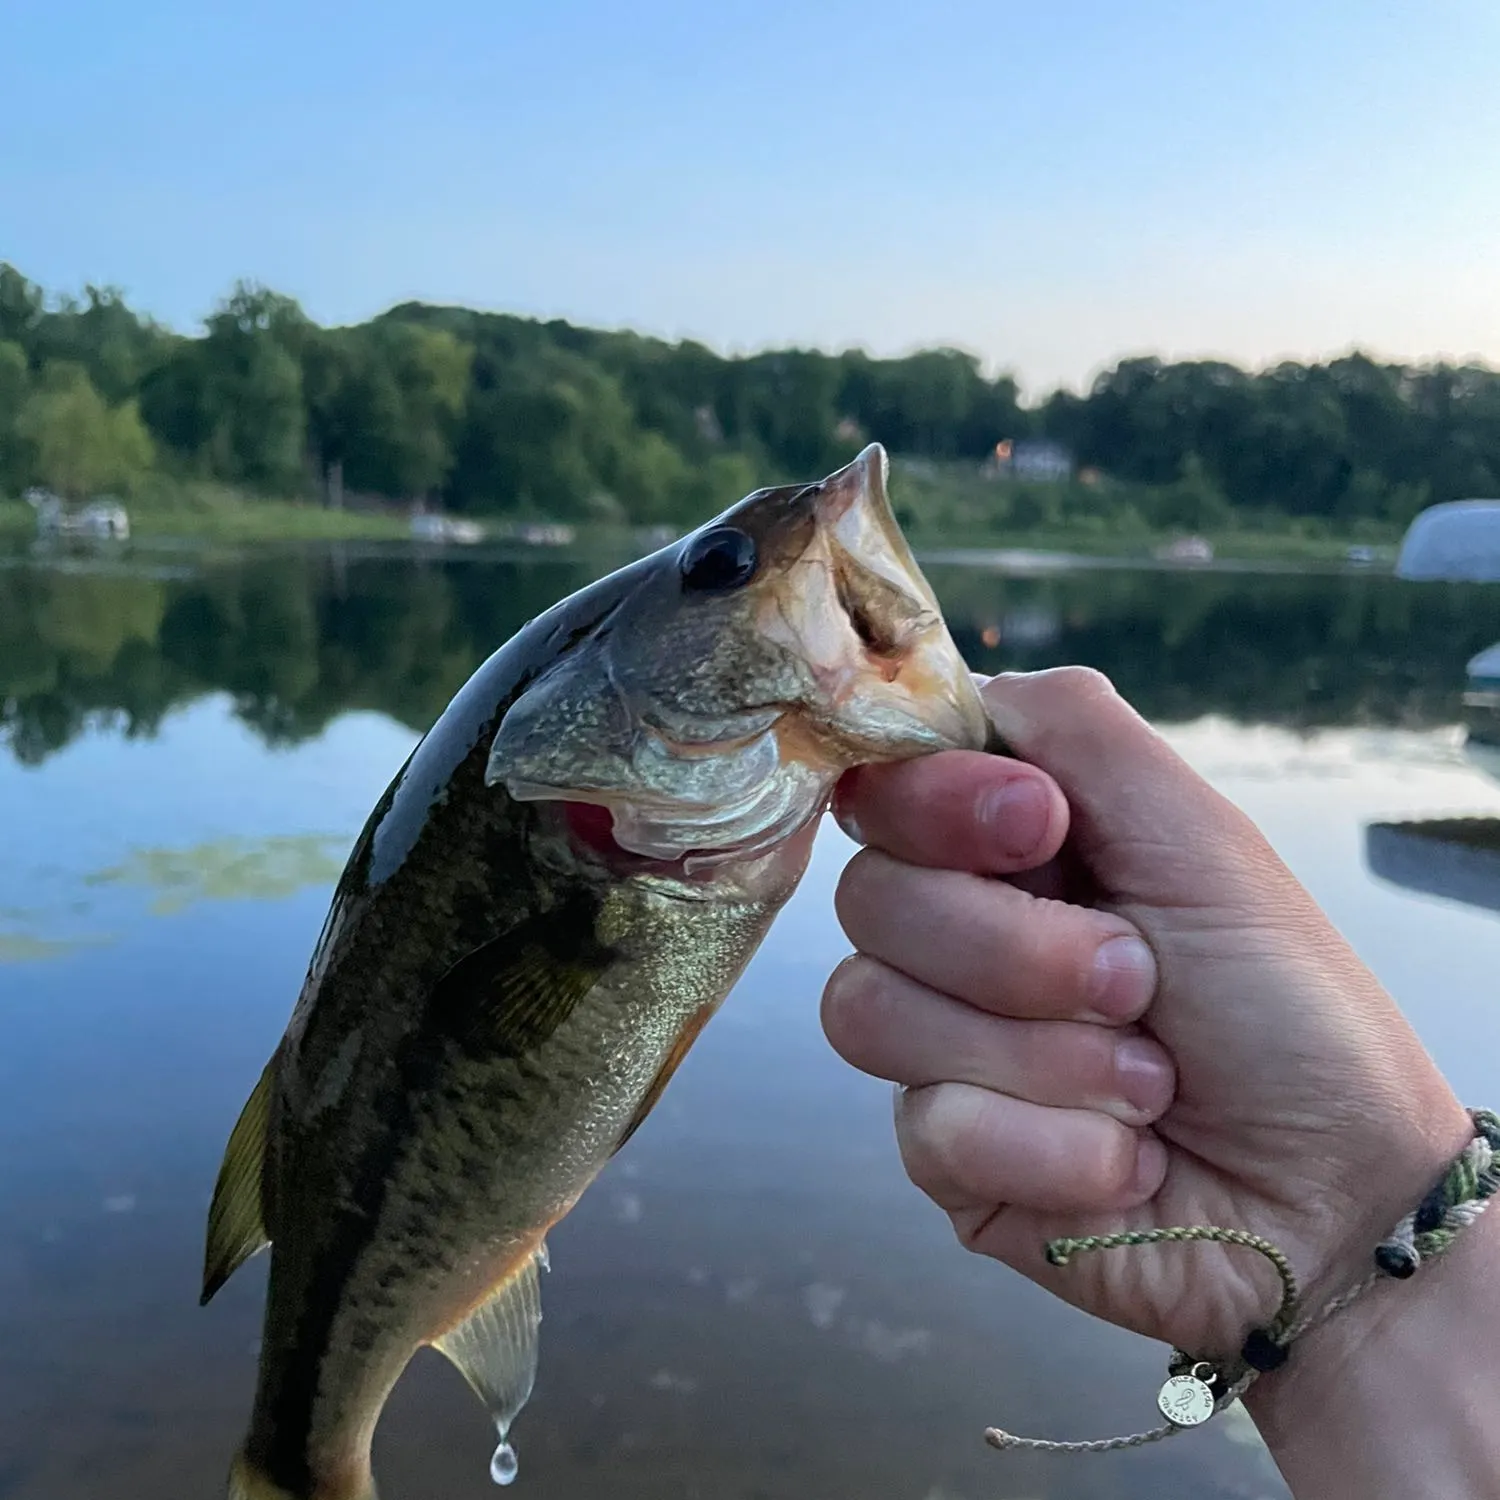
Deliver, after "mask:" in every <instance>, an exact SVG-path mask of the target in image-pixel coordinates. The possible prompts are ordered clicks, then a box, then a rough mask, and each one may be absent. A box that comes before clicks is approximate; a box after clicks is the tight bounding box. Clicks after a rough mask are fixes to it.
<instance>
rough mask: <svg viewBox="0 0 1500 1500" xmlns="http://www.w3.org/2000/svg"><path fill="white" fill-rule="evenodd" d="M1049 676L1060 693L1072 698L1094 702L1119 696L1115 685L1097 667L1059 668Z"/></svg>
mask: <svg viewBox="0 0 1500 1500" xmlns="http://www.w3.org/2000/svg"><path fill="white" fill-rule="evenodd" d="M1047 675H1048V676H1049V677H1051V679H1052V682H1053V684H1054V685H1055V687H1056V690H1057V691H1058V692H1060V693H1065V694H1067V695H1068V696H1069V697H1071V698H1077V699H1080V700H1083V701H1087V702H1094V701H1097V700H1098V699H1101V698H1115V697H1118V696H1119V694H1118V693H1116V691H1115V685H1114V683H1113V682H1111V681H1110V679H1109V678H1108V677H1106V676H1105V675H1104V673H1103V672H1101V671H1099V670H1098V669H1097V668H1095V667H1082V666H1068V667H1058V668H1056V670H1055V671H1053V672H1050V673H1048V674H1047Z"/></svg>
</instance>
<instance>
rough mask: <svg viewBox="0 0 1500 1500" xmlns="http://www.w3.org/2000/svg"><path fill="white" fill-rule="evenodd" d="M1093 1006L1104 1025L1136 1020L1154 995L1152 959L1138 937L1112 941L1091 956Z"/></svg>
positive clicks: (1113, 939) (1101, 945)
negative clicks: (1108, 1022) (1092, 959)
mask: <svg viewBox="0 0 1500 1500" xmlns="http://www.w3.org/2000/svg"><path fill="white" fill-rule="evenodd" d="M1093 978H1094V982H1093V996H1092V1000H1093V1006H1094V1013H1095V1015H1097V1016H1099V1017H1100V1018H1101V1019H1103V1020H1106V1021H1124V1020H1129V1019H1132V1018H1134V1017H1135V1016H1138V1015H1139V1014H1140V1013H1141V1012H1142V1011H1143V1010H1145V1008H1146V1007H1147V1006H1148V1005H1149V1004H1150V1003H1151V997H1152V995H1153V994H1154V993H1155V991H1156V958H1155V956H1154V955H1153V954H1152V952H1151V950H1150V949H1149V948H1148V947H1147V946H1146V945H1145V944H1144V943H1143V942H1142V941H1141V940H1140V939H1139V938H1138V937H1113V938H1108V939H1106V940H1105V941H1104V942H1103V943H1101V944H1100V945H1099V951H1098V953H1096V954H1095V955H1094V976H1093Z"/></svg>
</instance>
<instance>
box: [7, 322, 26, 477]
mask: <svg viewBox="0 0 1500 1500" xmlns="http://www.w3.org/2000/svg"><path fill="white" fill-rule="evenodd" d="M30 389H31V379H30V374H29V372H28V371H27V368H26V351H25V350H24V349H23V348H22V347H21V346H20V345H19V344H17V343H14V342H13V341H12V340H10V339H0V494H4V493H6V492H7V491H9V492H10V493H12V494H14V493H15V492H16V491H18V490H19V489H20V488H21V486H22V485H23V484H24V483H25V480H26V470H27V467H28V462H29V457H30V455H29V453H28V451H27V445H26V444H24V443H23V442H22V440H21V435H20V430H19V427H18V422H19V419H20V416H21V408H22V407H23V406H24V405H25V404H26V397H27V394H28V392H29V391H30Z"/></svg>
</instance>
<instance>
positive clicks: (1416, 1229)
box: [984, 1109, 1500, 1453]
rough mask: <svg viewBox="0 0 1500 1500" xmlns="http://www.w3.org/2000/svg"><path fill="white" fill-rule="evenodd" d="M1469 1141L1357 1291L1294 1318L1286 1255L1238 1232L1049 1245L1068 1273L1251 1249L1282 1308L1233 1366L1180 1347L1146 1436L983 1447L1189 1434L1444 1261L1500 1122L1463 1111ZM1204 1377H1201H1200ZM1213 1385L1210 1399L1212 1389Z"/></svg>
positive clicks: (1098, 1444) (1478, 1210) (1475, 1204)
mask: <svg viewBox="0 0 1500 1500" xmlns="http://www.w3.org/2000/svg"><path fill="white" fill-rule="evenodd" d="M1469 1118H1470V1119H1471V1120H1472V1121H1473V1122H1474V1138H1473V1140H1471V1141H1470V1142H1469V1144H1468V1145H1467V1146H1465V1147H1464V1149H1463V1150H1462V1151H1461V1152H1460V1153H1459V1154H1458V1156H1457V1157H1456V1158H1455V1159H1454V1160H1453V1163H1452V1164H1451V1165H1450V1166H1449V1167H1448V1169H1447V1171H1445V1172H1444V1173H1443V1176H1442V1178H1441V1180H1440V1181H1439V1182H1438V1183H1437V1184H1436V1185H1435V1186H1434V1187H1433V1189H1432V1191H1431V1192H1430V1193H1428V1194H1427V1196H1426V1197H1425V1198H1423V1200H1422V1201H1421V1203H1419V1204H1418V1205H1417V1207H1416V1208H1415V1209H1413V1210H1412V1212H1411V1213H1409V1214H1407V1216H1406V1217H1405V1218H1404V1219H1402V1221H1401V1222H1400V1223H1399V1224H1398V1225H1396V1227H1395V1229H1393V1230H1392V1231H1391V1233H1390V1235H1389V1236H1388V1237H1387V1238H1386V1239H1384V1240H1382V1241H1381V1243H1380V1245H1379V1246H1378V1247H1377V1248H1376V1251H1375V1256H1374V1260H1375V1266H1374V1269H1373V1270H1372V1271H1371V1272H1370V1274H1369V1275H1368V1276H1366V1277H1365V1279H1364V1280H1363V1281H1361V1282H1359V1283H1358V1285H1356V1286H1354V1287H1351V1288H1350V1289H1349V1290H1348V1291H1347V1292H1343V1293H1341V1294H1340V1295H1339V1296H1337V1297H1335V1298H1334V1299H1333V1301H1331V1302H1329V1303H1328V1304H1327V1305H1326V1306H1325V1307H1322V1308H1320V1309H1319V1310H1318V1311H1317V1312H1316V1313H1312V1314H1310V1315H1307V1316H1299V1314H1300V1311H1301V1296H1300V1294H1299V1292H1298V1290H1297V1278H1296V1276H1295V1274H1294V1273H1293V1271H1292V1267H1291V1265H1290V1263H1289V1262H1288V1261H1287V1258H1286V1256H1285V1255H1283V1254H1282V1253H1281V1251H1280V1250H1278V1249H1277V1248H1276V1246H1275V1245H1273V1244H1272V1243H1271V1242H1270V1241H1269V1240H1267V1239H1263V1238H1262V1237H1261V1236H1260V1235H1257V1234H1248V1233H1246V1232H1245V1231H1244V1230H1240V1229H1219V1228H1217V1227H1215V1226H1214V1225H1212V1224H1196V1225H1191V1226H1187V1227H1184V1228H1179V1229H1151V1230H1142V1231H1139V1232H1133V1233H1126V1234H1106V1235H1089V1236H1086V1237H1085V1238H1083V1239H1058V1240H1051V1241H1049V1242H1048V1244H1047V1246H1046V1254H1047V1259H1048V1261H1049V1262H1050V1263H1051V1264H1052V1265H1054V1266H1065V1265H1067V1264H1068V1262H1069V1261H1070V1260H1071V1259H1072V1257H1073V1256H1075V1255H1081V1254H1084V1253H1085V1252H1087V1251H1090V1250H1116V1249H1121V1248H1126V1247H1130V1246H1137V1245H1163V1244H1192V1243H1204V1242H1207V1243H1211V1244H1219V1245H1238V1246H1243V1247H1244V1248H1245V1249H1248V1250H1255V1251H1258V1252H1259V1253H1260V1254H1261V1255H1263V1256H1265V1258H1266V1259H1267V1260H1268V1261H1270V1262H1271V1264H1272V1265H1273V1266H1274V1267H1275V1268H1276V1274H1277V1276H1279V1277H1280V1278H1281V1306H1280V1307H1279V1308H1278V1309H1277V1311H1276V1316H1275V1317H1274V1318H1273V1319H1272V1320H1271V1321H1270V1322H1269V1323H1268V1324H1266V1325H1265V1326H1264V1327H1261V1328H1255V1329H1252V1330H1251V1332H1250V1334H1249V1335H1248V1336H1247V1337H1246V1339H1245V1341H1244V1343H1243V1344H1242V1345H1241V1347H1240V1354H1239V1361H1238V1364H1237V1366H1235V1367H1232V1368H1225V1369H1220V1368H1219V1367H1218V1366H1216V1364H1215V1363H1214V1361H1213V1360H1208V1359H1194V1358H1193V1357H1192V1356H1191V1355H1189V1354H1185V1353H1184V1352H1183V1351H1182V1350H1180V1349H1174V1350H1173V1351H1172V1357H1171V1359H1170V1360H1169V1362H1168V1365H1167V1374H1168V1379H1167V1383H1166V1384H1165V1385H1164V1386H1162V1388H1161V1390H1160V1392H1159V1393H1158V1395H1157V1398H1156V1404H1157V1406H1158V1407H1159V1408H1160V1410H1161V1414H1162V1415H1163V1416H1164V1417H1165V1418H1166V1419H1167V1420H1166V1422H1165V1423H1164V1424H1163V1425H1162V1426H1160V1427H1154V1428H1152V1429H1151V1430H1150V1431H1149V1432H1138V1433H1134V1434H1132V1435H1131V1436H1130V1437H1117V1438H1101V1439H1099V1440H1097V1441H1094V1442H1087V1443H1053V1442H1048V1441H1046V1440H1045V1439H1043V1438H1024V1437H1017V1436H1015V1434H1014V1433H1009V1432H1005V1431H1003V1430H1002V1429H1001V1428H999V1427H991V1428H988V1429H987V1430H986V1431H985V1434H984V1436H985V1441H986V1442H988V1443H989V1445H990V1446H991V1447H992V1448H1000V1449H1009V1448H1025V1449H1028V1450H1030V1451H1032V1452H1037V1453H1113V1452H1117V1451H1119V1450H1120V1449H1122V1448H1139V1447H1141V1446H1142V1445H1143V1444H1146V1443H1158V1442H1160V1441H1161V1440H1162V1439H1163V1438H1169V1437H1173V1436H1175V1435H1176V1434H1177V1433H1179V1432H1182V1431H1184V1430H1185V1429H1186V1428H1189V1427H1197V1426H1201V1425H1202V1424H1203V1423H1204V1422H1206V1421H1208V1419H1209V1418H1210V1417H1212V1416H1213V1415H1214V1414H1215V1413H1216V1412H1221V1411H1223V1410H1224V1409H1225V1408H1226V1407H1227V1406H1229V1405H1231V1404H1232V1403H1233V1402H1234V1401H1237V1400H1238V1399H1239V1398H1240V1397H1241V1396H1242V1395H1244V1393H1245V1392H1246V1391H1247V1390H1248V1389H1249V1388H1250V1386H1251V1385H1252V1384H1253V1383H1254V1382H1255V1380H1256V1379H1257V1378H1259V1377H1260V1376H1261V1375H1263V1374H1266V1373H1268V1372H1269V1371H1271V1370H1276V1369H1279V1368H1280V1367H1281V1366H1282V1365H1283V1364H1285V1363H1286V1359H1287V1355H1288V1353H1289V1352H1290V1350H1291V1346H1292V1344H1293V1342H1294V1341H1295V1340H1297V1339H1299V1338H1301V1337H1302V1335H1303V1334H1304V1333H1308V1332H1310V1331H1311V1330H1312V1329H1314V1328H1316V1327H1318V1325H1319V1324H1321V1323H1323V1322H1325V1321H1326V1320H1327V1319H1329V1318H1331V1317H1332V1316H1333V1315H1334V1314H1335V1313H1337V1312H1341V1311H1342V1310H1343V1309H1344V1308H1346V1307H1348V1306H1349V1304H1350V1303H1351V1302H1353V1301H1354V1300H1355V1299H1356V1298H1357V1297H1360V1296H1363V1295H1364V1293H1365V1292H1367V1291H1368V1290H1369V1289H1370V1288H1371V1287H1372V1286H1375V1285H1376V1284H1377V1283H1379V1282H1381V1281H1385V1280H1391V1279H1394V1280H1398V1281H1403V1280H1405V1279H1406V1278H1407V1277H1409V1276H1412V1275H1414V1274H1415V1273H1416V1272H1417V1270H1418V1269H1419V1268H1420V1267H1421V1266H1422V1265H1423V1264H1425V1263H1426V1262H1427V1261H1430V1260H1435V1259H1436V1258H1437V1257H1438V1256H1440V1255H1442V1254H1443V1252H1444V1251H1445V1250H1447V1249H1448V1248H1449V1247H1450V1246H1451V1245H1452V1244H1453V1242H1454V1241H1455V1240H1456V1239H1457V1238H1458V1236H1459V1235H1460V1234H1461V1233H1462V1232H1463V1231H1464V1230H1465V1229H1467V1228H1468V1226H1469V1225H1470V1224H1472V1223H1473V1222H1474V1221H1475V1220H1476V1219H1477V1218H1478V1217H1479V1216H1480V1214H1482V1213H1483V1212H1484V1211H1485V1209H1486V1208H1488V1207H1489V1202H1490V1199H1491V1198H1492V1197H1493V1196H1494V1194H1495V1192H1496V1191H1497V1190H1500V1115H1495V1114H1493V1113H1491V1112H1490V1111H1489V1110H1486V1109H1474V1110H1470V1111H1469ZM1200 1371H1202V1372H1204V1373H1203V1374H1200V1373H1199V1372H1200ZM1215 1385H1217V1386H1218V1387H1219V1393H1218V1394H1215V1392H1214V1390H1213V1387H1214V1386H1215Z"/></svg>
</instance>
